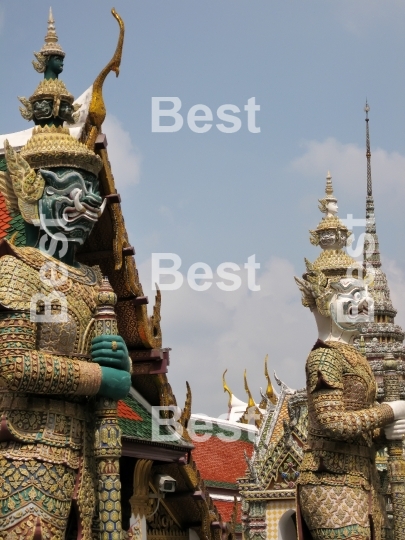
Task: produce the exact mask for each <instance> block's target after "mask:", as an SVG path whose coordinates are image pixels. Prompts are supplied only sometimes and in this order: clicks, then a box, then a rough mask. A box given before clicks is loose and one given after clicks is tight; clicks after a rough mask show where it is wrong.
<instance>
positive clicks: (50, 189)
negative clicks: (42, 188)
mask: <svg viewBox="0 0 405 540" xmlns="http://www.w3.org/2000/svg"><path fill="white" fill-rule="evenodd" d="M46 194H47V195H55V192H54V190H53V189H52V188H50V187H48V188H46Z"/></svg>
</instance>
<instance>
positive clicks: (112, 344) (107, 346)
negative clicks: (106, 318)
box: [91, 335, 131, 400]
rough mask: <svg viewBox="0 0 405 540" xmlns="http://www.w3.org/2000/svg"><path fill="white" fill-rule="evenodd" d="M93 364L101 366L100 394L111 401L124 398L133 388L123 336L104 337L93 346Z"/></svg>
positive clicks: (94, 342)
mask: <svg viewBox="0 0 405 540" xmlns="http://www.w3.org/2000/svg"><path fill="white" fill-rule="evenodd" d="M91 356H92V359H93V362H97V364H99V365H100V366H101V372H102V378H101V386H100V389H99V391H98V394H99V395H101V396H104V397H108V398H110V399H114V400H118V399H122V398H124V397H125V396H126V395H127V394H128V392H129V389H130V387H131V375H130V373H129V370H130V360H129V355H128V349H127V346H126V345H125V341H124V340H123V339H122V337H121V336H110V335H102V336H97V337H95V338H94V339H93V341H92V345H91Z"/></svg>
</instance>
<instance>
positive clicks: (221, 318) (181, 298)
mask: <svg viewBox="0 0 405 540" xmlns="http://www.w3.org/2000/svg"><path fill="white" fill-rule="evenodd" d="M240 266H241V267H242V268H243V265H240ZM182 270H183V271H184V273H186V270H185V269H182ZM213 270H214V269H213ZM139 273H140V277H141V280H142V285H143V287H144V290H145V292H146V293H147V294H148V295H149V298H150V299H152V298H153V297H154V293H153V292H150V261H148V262H146V263H144V264H142V265H141V266H140V268H139ZM294 273H296V271H295V270H294V268H293V266H292V264H291V263H290V262H289V261H287V260H285V259H280V258H272V259H271V260H270V261H269V262H268V263H266V264H265V265H264V266H263V267H262V269H261V270H260V271H259V272H258V274H257V280H256V282H257V283H258V284H260V286H261V291H259V292H251V291H249V289H248V287H247V279H246V270H244V269H243V270H241V271H240V272H239V275H240V276H241V277H242V286H241V288H240V289H239V290H237V291H234V292H224V291H221V290H220V289H218V287H217V286H216V285H215V281H219V278H218V276H216V273H215V272H214V279H213V281H214V284H213V285H212V286H211V288H210V289H209V290H208V291H206V292H196V291H193V290H192V289H190V287H189V286H188V285H187V283H185V284H183V286H182V287H181V288H180V289H179V290H177V291H162V331H163V345H164V346H165V347H171V348H172V352H171V365H170V368H169V381H170V383H171V385H172V386H173V388H174V391H175V394H176V397H177V399H178V402H179V405H180V406H181V405H182V404H183V403H184V395H185V381H186V380H188V381H189V382H190V384H191V388H192V391H193V412H202V413H206V414H212V415H217V414H220V413H223V412H225V411H226V408H227V397H226V396H224V395H223V393H222V373H223V371H224V370H225V369H226V368H228V374H227V381H228V384H229V386H230V388H231V389H232V390H233V392H235V395H237V397H239V398H240V399H242V400H245V398H246V394H245V392H244V389H243V371H244V369H245V368H247V372H248V381H249V385H250V388H251V391H252V393H253V395H254V397H255V399H256V400H257V401H260V392H259V388H260V387H265V385H266V381H265V378H264V374H263V360H264V357H265V355H266V353H269V358H270V360H269V369H270V372H271V373H272V372H273V371H274V370H276V372H277V374H278V376H279V377H281V378H282V379H283V380H285V382H286V383H287V384H288V385H290V386H291V387H296V388H297V387H303V386H304V381H305V376H304V366H305V360H306V357H307V355H308V353H309V351H310V349H311V347H312V345H313V344H314V342H315V341H316V338H317V333H316V326H315V322H314V321H313V320H312V315H311V314H310V312H309V310H307V309H305V308H304V307H303V306H302V305H301V298H300V294H299V291H298V289H297V287H296V285H295V282H294V279H293V276H294ZM299 273H301V272H299Z"/></svg>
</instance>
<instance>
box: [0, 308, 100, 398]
mask: <svg viewBox="0 0 405 540" xmlns="http://www.w3.org/2000/svg"><path fill="white" fill-rule="evenodd" d="M100 385H101V367H100V366H99V365H98V364H96V363H90V362H85V361H82V360H78V359H74V358H69V357H66V356H58V355H52V354H51V353H45V352H41V351H38V350H36V323H34V322H32V321H31V320H30V314H29V313H28V312H17V311H14V312H13V311H3V312H1V313H0V386H2V387H3V388H4V387H6V388H8V389H9V390H11V391H13V392H29V393H34V394H71V395H85V396H92V395H95V394H97V392H98V391H99V389H100Z"/></svg>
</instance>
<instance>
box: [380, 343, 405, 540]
mask: <svg viewBox="0 0 405 540" xmlns="http://www.w3.org/2000/svg"><path fill="white" fill-rule="evenodd" d="M383 368H384V400H385V401H387V402H390V401H396V400H398V399H400V397H399V394H400V378H401V376H400V373H399V372H398V371H397V369H398V362H397V361H396V360H395V358H394V356H393V355H392V354H387V355H386V356H385V359H384V364H383ZM387 446H388V481H389V483H390V485H391V500H392V513H393V518H394V520H393V521H394V540H405V460H404V457H403V442H402V440H398V441H388V445H387Z"/></svg>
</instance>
